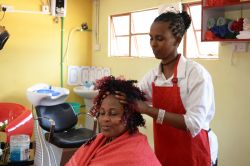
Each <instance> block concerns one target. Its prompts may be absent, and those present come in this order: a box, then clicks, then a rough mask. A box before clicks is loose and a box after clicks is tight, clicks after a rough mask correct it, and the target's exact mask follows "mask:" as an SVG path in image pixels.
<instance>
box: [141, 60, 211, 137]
mask: <svg viewBox="0 0 250 166" xmlns="http://www.w3.org/2000/svg"><path fill="white" fill-rule="evenodd" d="M172 78H173V76H172V77H171V78H169V79H166V78H165V76H164V74H163V73H162V71H161V65H160V64H159V65H158V66H157V67H155V68H154V69H152V70H151V71H149V72H148V73H147V74H146V75H145V76H144V77H143V79H142V80H141V81H140V82H139V87H140V89H141V90H142V91H144V92H145V93H146V95H147V97H148V100H149V101H150V102H151V101H152V82H155V85H156V86H166V87H167V86H173V84H172V81H171V80H172ZM177 78H178V86H179V87H180V93H181V94H180V95H181V99H182V103H183V105H184V108H185V110H186V114H184V120H185V124H186V126H187V128H188V130H189V131H190V133H191V134H192V136H193V137H195V136H196V135H197V134H198V133H199V132H200V130H201V129H204V130H208V129H209V123H210V121H211V120H212V119H213V117H214V113H215V102H214V88H213V83H212V79H211V76H210V74H209V73H208V72H207V70H206V69H205V68H204V67H203V66H201V65H200V64H198V63H196V62H194V61H191V60H188V59H186V58H184V57H183V56H181V57H180V60H179V63H178V67H177ZM154 80H155V81H154ZM166 111H167V110H166Z"/></svg>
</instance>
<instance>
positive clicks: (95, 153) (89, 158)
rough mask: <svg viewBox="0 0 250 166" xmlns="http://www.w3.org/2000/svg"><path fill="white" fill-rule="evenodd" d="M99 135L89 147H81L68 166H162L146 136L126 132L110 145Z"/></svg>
mask: <svg viewBox="0 0 250 166" xmlns="http://www.w3.org/2000/svg"><path fill="white" fill-rule="evenodd" d="M106 142H107V138H106V137H105V136H104V135H103V134H98V136H97V137H96V138H95V140H94V141H93V142H92V143H91V144H89V145H83V146H81V147H80V148H79V149H78V150H77V151H76V152H75V154H74V155H73V156H72V158H71V159H70V160H69V162H68V163H67V164H66V166H87V165H88V166H89V165H92V166H93V165H94V166H112V165H113V166H160V165H161V164H160V162H159V161H158V159H157V158H156V156H155V154H154V153H153V151H152V149H151V148H150V146H149V144H148V142H147V138H146V136H144V135H143V134H141V133H139V132H136V133H135V134H133V135H129V134H128V132H125V133H124V134H123V135H121V136H119V137H118V138H116V139H115V140H113V141H112V142H110V143H108V144H107V143H106Z"/></svg>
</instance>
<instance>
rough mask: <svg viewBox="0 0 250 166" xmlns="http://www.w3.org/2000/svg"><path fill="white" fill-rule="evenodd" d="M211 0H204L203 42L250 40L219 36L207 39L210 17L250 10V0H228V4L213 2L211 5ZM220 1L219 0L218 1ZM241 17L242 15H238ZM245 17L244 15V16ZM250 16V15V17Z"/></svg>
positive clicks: (247, 40) (248, 40) (249, 40)
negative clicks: (235, 0) (234, 0)
mask: <svg viewBox="0 0 250 166" xmlns="http://www.w3.org/2000/svg"><path fill="white" fill-rule="evenodd" d="M214 1H215V0H214ZM224 1H225V0H224ZM209 2H211V0H202V25H201V35H202V36H201V40H202V41H203V42H211V41H219V42H250V37H249V39H248V38H247V39H237V38H232V39H230V38H223V37H218V38H215V39H207V38H206V35H205V34H206V32H207V31H208V30H209V29H208V27H207V22H208V19H209V18H216V19H217V18H219V17H225V13H227V12H231V11H232V12H234V11H239V12H241V13H242V11H244V10H250V0H249V1H238V2H232V1H231V3H229V1H226V4H219V3H217V4H213V5H210V3H209ZM215 2H216V1H215ZM217 2H218V1H217ZM238 17H240V15H239V16H238ZM243 17H244V16H243ZM249 17H250V16H248V18H249Z"/></svg>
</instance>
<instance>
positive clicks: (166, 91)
mask: <svg viewBox="0 0 250 166" xmlns="http://www.w3.org/2000/svg"><path fill="white" fill-rule="evenodd" d="M190 23H191V18H190V16H189V15H188V14H187V12H185V11H183V12H181V13H179V12H166V13H163V14H161V15H159V16H158V17H157V18H156V19H155V20H154V22H153V23H152V25H151V28H150V44H151V47H152V50H153V52H154V55H155V57H156V58H157V59H160V60H161V63H160V64H159V65H158V66H157V67H156V68H154V69H152V70H151V71H149V72H148V73H147V74H146V75H145V76H144V78H143V79H142V81H141V82H140V85H139V86H140V88H141V89H142V90H143V91H144V92H145V93H146V94H147V95H148V97H149V99H151V100H152V106H148V105H147V104H146V103H145V102H143V101H138V107H140V109H138V110H141V113H143V114H146V115H149V116H151V117H152V118H153V119H154V124H153V126H154V146H155V153H156V155H157V157H158V159H159V160H160V162H161V164H162V165H163V166H211V164H212V163H211V157H210V144H211V142H209V138H208V131H209V124H210V122H211V120H212V119H213V117H214V113H215V103H214V89H213V84H212V79H211V77H210V74H209V73H208V72H207V70H206V69H205V68H204V67H203V66H201V65H200V64H198V63H196V62H194V61H191V60H188V59H186V58H185V57H184V56H182V55H180V54H178V53H177V48H178V46H179V44H180V42H181V40H182V37H183V35H184V33H185V32H186V30H187V29H188V28H189V26H190ZM188 49H192V48H188Z"/></svg>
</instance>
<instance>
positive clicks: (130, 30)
mask: <svg viewBox="0 0 250 166" xmlns="http://www.w3.org/2000/svg"><path fill="white" fill-rule="evenodd" d="M150 10H158V8H151V9H145V10H140V11H133V12H127V13H122V14H114V15H111V16H110V34H109V38H110V40H109V47H110V49H109V54H108V55H109V56H110V57H132V58H154V55H152V57H151V56H143V55H138V56H132V55H131V54H132V51H131V43H132V37H133V36H138V35H148V36H149V32H148V33H132V29H131V28H132V24H131V18H132V16H131V15H132V13H137V12H144V11H150ZM121 16H129V34H128V35H115V37H128V38H129V53H128V55H125V56H122V55H112V54H111V53H112V50H111V48H112V47H111V44H112V40H111V38H112V32H111V31H112V30H113V31H115V28H114V23H113V18H114V17H121ZM113 34H115V32H113Z"/></svg>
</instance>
